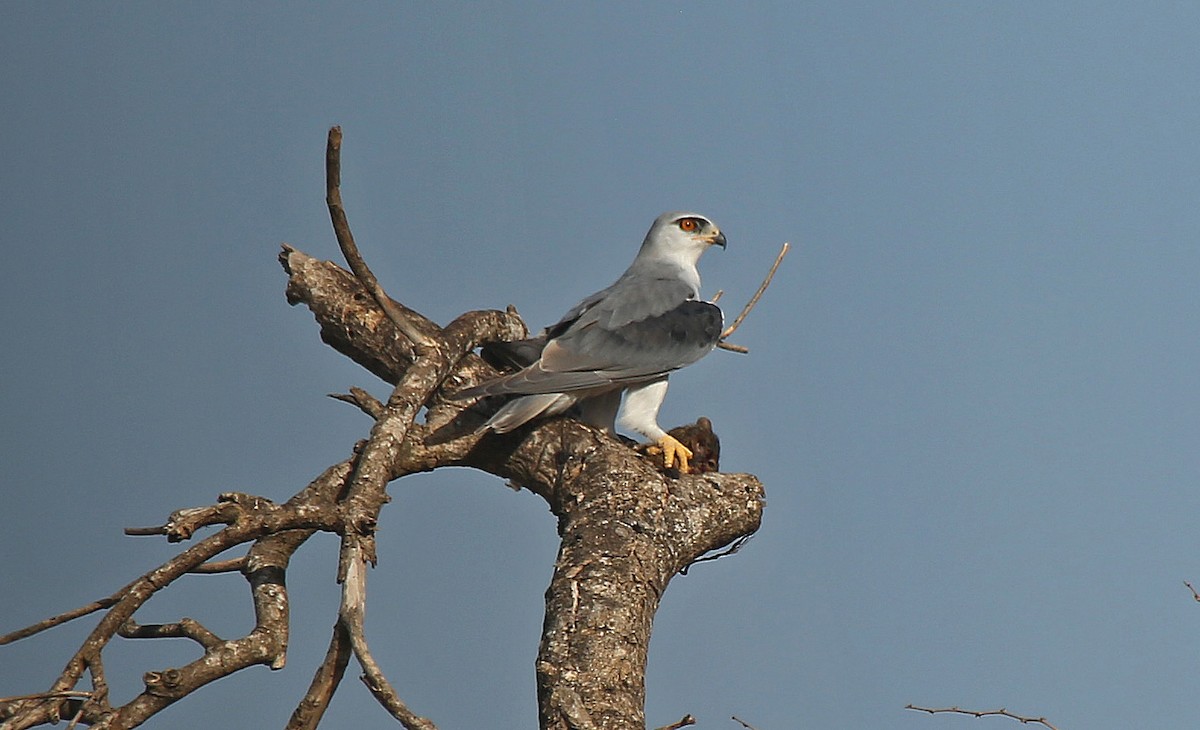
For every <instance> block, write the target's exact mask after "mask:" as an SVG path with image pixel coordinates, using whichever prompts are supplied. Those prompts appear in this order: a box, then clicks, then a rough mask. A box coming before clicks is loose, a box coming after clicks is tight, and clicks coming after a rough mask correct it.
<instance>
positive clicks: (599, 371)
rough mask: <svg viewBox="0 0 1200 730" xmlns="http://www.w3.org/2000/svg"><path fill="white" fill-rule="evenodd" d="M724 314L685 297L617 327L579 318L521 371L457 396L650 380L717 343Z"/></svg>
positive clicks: (691, 360)
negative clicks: (665, 308)
mask: <svg viewBox="0 0 1200 730" xmlns="http://www.w3.org/2000/svg"><path fill="white" fill-rule="evenodd" d="M723 324H724V317H723V315H722V314H721V309H720V308H719V307H717V305H715V304H711V303H709V302H699V301H696V300H687V301H683V302H679V303H678V304H677V305H676V306H675V307H674V308H672V309H669V310H667V311H665V312H663V313H661V314H658V315H656V316H652V317H646V318H644V319H641V320H637V321H633V322H628V323H626V324H623V325H620V326H617V327H611V328H609V327H604V326H602V325H601V324H600V323H599V322H598V321H587V322H585V321H584V320H583V319H582V318H581V319H580V320H579V321H578V322H576V324H575V325H574V326H572V327H571V328H569V330H568V331H567V333H566V334H564V335H562V336H561V337H558V338H556V339H553V340H551V341H550V343H549V344H548V345H546V347H545V349H543V350H542V356H541V359H540V360H538V362H536V363H534V364H533V365H531V366H530V367H528V368H525V369H524V370H522V371H521V372H518V373H513V374H512V375H508V376H505V377H503V378H499V379H497V380H493V381H492V382H490V383H485V384H483V385H480V386H477V387H475V388H471V389H469V390H467V391H463V392H462V393H461V397H471V396H475V395H500V394H503V393H519V394H524V395H532V394H535V393H568V392H572V391H581V390H591V389H603V388H605V387H611V386H614V385H622V384H628V383H638V382H643V381H646V380H650V379H653V378H655V377H658V376H660V375H662V374H664V373H669V372H671V371H672V370H677V369H679V368H681V367H684V366H685V365H690V364H692V363H694V362H696V361H697V360H699V359H700V358H702V357H704V356H705V355H707V354H708V353H709V352H711V351H712V349H713V348H714V347H716V344H717V341H718V340H719V339H720V337H721V329H722V326H723Z"/></svg>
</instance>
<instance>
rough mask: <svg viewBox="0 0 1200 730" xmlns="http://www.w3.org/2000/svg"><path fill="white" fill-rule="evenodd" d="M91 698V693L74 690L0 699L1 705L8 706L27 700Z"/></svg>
mask: <svg viewBox="0 0 1200 730" xmlns="http://www.w3.org/2000/svg"><path fill="white" fill-rule="evenodd" d="M91 696H92V693H91V692H85V691H82V690H74V689H68V690H62V691H61V692H35V693H34V694H29V695H14V696H12V697H0V705H7V704H9V703H12V702H24V701H26V700H67V699H71V698H78V699H87V698H88V697H91Z"/></svg>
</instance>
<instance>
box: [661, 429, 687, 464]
mask: <svg viewBox="0 0 1200 730" xmlns="http://www.w3.org/2000/svg"><path fill="white" fill-rule="evenodd" d="M657 446H658V448H660V449H662V454H663V466H665V467H666V468H668V469H670V468H671V466H672V465H673V464H674V463H675V460H676V459H678V460H679V472H680V473H681V474H687V473H688V459H690V458H692V450H691V449H689V448H688V447H686V446H684V445H683V444H681V443H679V440H678V439H676V438H675V437H674V436H671V435H669V434H668V435H666V436H663V437H662V438H660V439H659V440H658V444H657Z"/></svg>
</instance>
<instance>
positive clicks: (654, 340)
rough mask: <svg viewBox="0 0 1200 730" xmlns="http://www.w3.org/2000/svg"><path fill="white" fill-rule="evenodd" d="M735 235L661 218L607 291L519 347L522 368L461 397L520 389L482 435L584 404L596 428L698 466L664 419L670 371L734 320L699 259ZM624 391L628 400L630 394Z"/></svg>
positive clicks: (691, 216)
mask: <svg viewBox="0 0 1200 730" xmlns="http://www.w3.org/2000/svg"><path fill="white" fill-rule="evenodd" d="M714 245H716V246H720V247H722V248H724V247H725V235H724V234H723V233H721V231H720V229H718V228H717V226H716V225H714V224H713V222H712V221H710V220H709V219H708V218H705V217H704V216H702V215H699V214H697V213H687V212H671V213H664V214H662V215H660V216H659V217H658V218H657V219H656V220H655V221H654V225H652V226H650V231H649V232H648V233H647V234H646V238H645V240H644V241H643V242H642V247H641V249H640V250H639V251H638V254H637V257H636V258H634V260H633V263H632V264H630V265H629V268H628V269H627V270H626V271H625V273H624V274H622V275H621V277H620V278H619V279H617V280H616V282H614V283H613V284H612V286H610V287H608V288H607V289H603V290H601V291H598V292H596V293H595V294H593V295H591V296H590V297H587V298H586V299H584V300H583V301H581V302H580V303H579V304H577V305H575V306H574V307H573V308H572V309H571V310H570V311H568V312H567V313H566V314H565V315H563V317H562V319H560V320H559V321H558V323H557V324H554V325H552V326H550V327H548V328H546V329H545V330H544V331H543V332H542V333H541V335H540V336H539V337H536V338H534V339H532V340H525V341H522V342H520V343H510V344H509V346H508V348H507V349H506V352H507V355H508V359H509V361H510V362H516V363H519V364H520V365H521V366H523V367H522V369H521V370H519V371H518V372H515V373H512V374H510V375H505V376H503V377H500V378H497V379H495V380H492V381H489V382H487V383H483V384H482V385H478V386H476V387H474V388H468V389H466V390H463V391H460V392H458V393H457V394H455V396H454V397H455V399H467V398H474V397H479V396H494V395H515V396H517V397H516V398H514V399H513V400H510V401H509V402H508V403H506V404H504V406H503V407H501V408H500V410H499V411H497V412H496V414H495V415H493V416H492V417H491V418H489V419H488V420H487V422H486V423H484V424H483V425H482V426H481V427H480V428H479V431H480V432H483V431H486V430H489V429H490V430H492V431H495V432H496V433H506V432H508V431H512V430H513V429H515V428H518V427H520V426H522V425H523V424H525V423H527V422H529V421H530V420H532V419H534V418H537V417H539V416H553V415H557V414H560V413H564V412H566V411H567V410H568V409H571V408H575V409H576V415H578V417H579V418H580V419H581V420H583V421H585V422H586V423H590V424H592V425H593V426H596V427H598V428H601V429H605V430H607V431H609V432H610V433H615V431H616V428H615V427H616V422H617V414H618V408H620V424H621V426H622V427H624V428H628V429H631V430H633V431H636V432H638V433H640V434H642V435H643V436H645V437H646V438H648V439H650V440H651V441H652V442H654V443H655V444H656V445H657V446H658V447H659V448H660V449H661V450H662V452H663V460H664V462H665V464H666V466H667V467H671V466H672V465H673V464H674V463H675V462H676V461H678V462H679V469H680V471H682V472H687V470H688V459H690V458H691V457H692V453H691V451H690V450H689V449H688V448H687V447H686V446H684V445H683V444H681V443H680V442H679V441H678V440H676V439H675V438H674V437H672V436H670V435H668V434H667V432H666V431H664V430H663V429H662V427H661V426H659V425H658V409H659V407H660V406H661V405H662V401H663V398H664V397H665V396H666V393H667V376H668V375H669V374H670V373H671V371H673V370H678V369H679V368H681V367H684V366H685V365H690V364H692V363H694V362H696V361H697V360H699V359H700V358H702V357H704V356H705V355H707V354H708V353H709V352H711V351H712V349H713V348H714V347H716V345H717V342H718V340H719V339H720V337H721V330H722V327H723V326H724V316H723V315H722V314H721V310H720V308H719V307H717V305H715V304H713V303H711V302H704V301H700V300H699V299H698V297H699V295H700V272H699V271H697V269H696V264H697V262H698V261H699V260H700V256H701V254H703V253H704V252H705V251H706V250H708V248H709V247H711V246H714ZM622 394H624V397H625V398H624V404H622V403H621V396H622Z"/></svg>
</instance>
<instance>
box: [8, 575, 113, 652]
mask: <svg viewBox="0 0 1200 730" xmlns="http://www.w3.org/2000/svg"><path fill="white" fill-rule="evenodd" d="M123 594H124V590H123V589H122V590H121V591H120V592H118V593H115V594H113V595H111V596H109V597H108V598H101V599H100V600H99V601H92V602H91V603H89V604H87V605H86V606H80V607H79V608H74V609H71V610H70V611H65V612H63V613H60V614H58V615H57V616H51V617H50V618H48V619H43V620H42V621H38V622H37V623H36V624H33V625H32V626H26V627H25V628H23V629H19V630H17V631H14V632H12V633H11V634H5V635H4V636H0V646H4V645H5V644H11V643H13V642H14V641H19V640H21V639H25V638H28V637H30V636H33V635H34V634H37V633H41V632H42V631H45V630H46V629H52V628H54V627H55V626H58V625H59V624H65V623H66V622H68V621H72V620H74V619H77V618H79V617H81V616H87V615H88V614H89V613H95V612H96V611H102V610H104V609H106V608H109V607H110V606H113V605H116V603H117V601H119V600H120V598H121V596H122V595H123Z"/></svg>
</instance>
